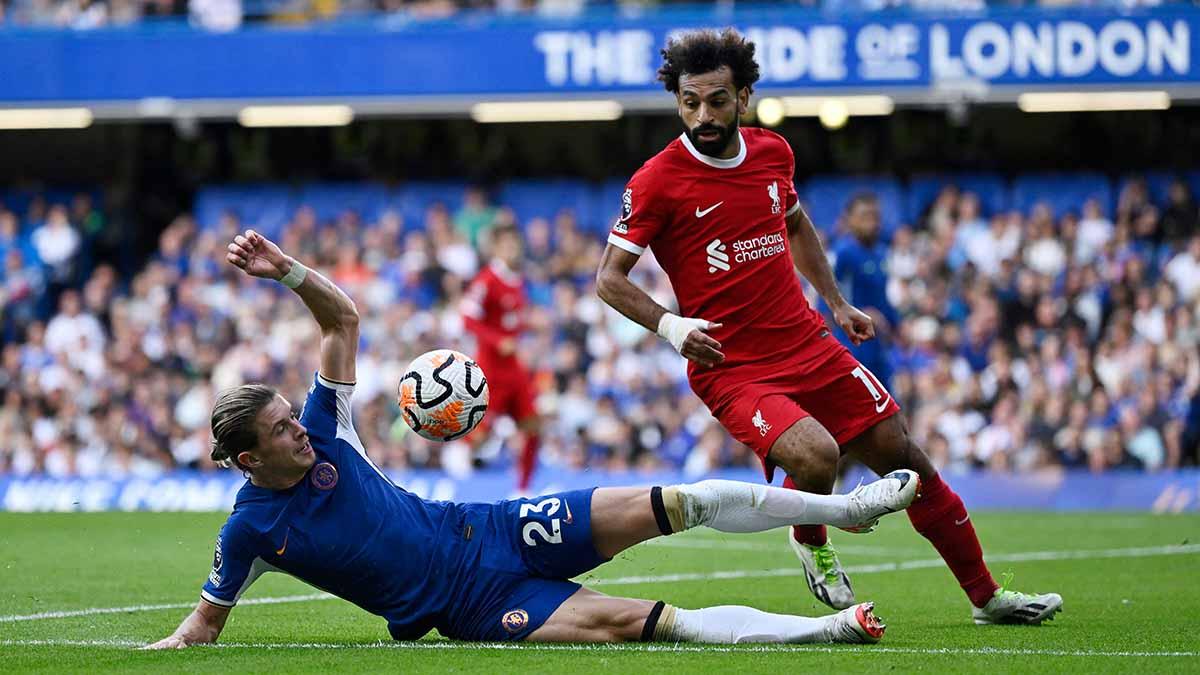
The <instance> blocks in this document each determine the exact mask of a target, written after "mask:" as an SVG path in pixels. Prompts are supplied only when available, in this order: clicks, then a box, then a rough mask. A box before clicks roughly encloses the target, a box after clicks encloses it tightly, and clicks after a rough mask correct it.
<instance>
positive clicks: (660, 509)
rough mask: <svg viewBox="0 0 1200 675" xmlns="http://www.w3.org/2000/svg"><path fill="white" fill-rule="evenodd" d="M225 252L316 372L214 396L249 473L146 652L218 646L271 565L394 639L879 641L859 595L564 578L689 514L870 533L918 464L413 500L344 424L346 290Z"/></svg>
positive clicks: (237, 244)
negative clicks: (868, 477)
mask: <svg viewBox="0 0 1200 675" xmlns="http://www.w3.org/2000/svg"><path fill="white" fill-rule="evenodd" d="M226 259H227V261H228V262H229V263H231V264H233V265H236V266H237V267H239V268H241V269H242V270H243V271H245V272H246V273H247V274H249V275H251V276H255V277H262V278H266V279H273V280H277V281H279V282H281V283H283V284H284V285H286V286H288V287H289V288H291V289H292V290H293V291H295V293H296V294H297V295H298V296H300V299H301V300H302V301H303V302H304V304H305V305H307V306H308V309H309V310H310V311H311V312H312V315H313V318H315V319H316V321H317V323H318V324H319V325H320V328H321V336H322V337H321V354H320V367H319V370H318V372H317V373H316V375H315V377H314V379H313V384H312V388H311V389H310V390H309V393H308V398H307V400H306V401H305V404H304V409H303V412H302V413H300V414H299V415H297V414H295V413H293V412H292V406H291V404H290V403H289V402H288V401H287V399H285V398H284V397H283V396H281V395H279V393H277V392H276V391H275V390H274V389H272V388H271V387H268V386H266V385H262V384H248V385H243V386H241V387H236V388H234V389H230V390H227V391H224V392H222V393H221V394H220V395H219V396H218V398H217V401H216V404H215V405H214V407H213V413H212V431H213V439H214V442H213V453H212V456H213V458H214V459H216V460H218V461H223V462H229V463H231V464H233V465H236V466H237V467H238V468H239V469H240V470H241V471H242V472H243V473H245V475H246V477H247V479H248V480H247V481H246V484H245V486H243V487H242V489H241V490H240V491H239V492H238V496H237V501H236V505H235V506H234V510H233V513H232V514H231V515H230V516H229V520H228V521H226V523H225V525H224V527H222V528H221V533H220V535H219V536H218V538H217V544H216V553H215V556H214V559H213V567H212V572H211V573H210V574H209V576H208V581H207V583H205V584H204V588H203V590H202V591H201V594H200V598H201V599H200V602H199V604H197V606H196V609H195V610H194V611H193V612H192V613H191V615H189V616H188V617H187V618H186V619H185V620H184V621H183V623H181V624H180V625H179V627H178V628H177V629H176V630H175V632H174V633H173V634H172V635H171V636H170V637H167V638H165V639H163V640H160V641H158V642H156V643H154V644H152V645H150V647H151V648H180V647H186V646H188V645H192V644H203V643H211V642H215V641H216V640H217V637H218V635H220V633H221V630H222V628H223V627H224V625H225V621H226V618H227V617H228V616H229V612H230V610H231V609H232V608H233V606H234V605H235V604H237V601H238V598H240V597H241V596H242V594H243V593H244V592H245V591H246V589H247V588H249V586H250V585H251V584H252V583H254V581H255V579H257V578H258V577H259V576H260V575H262V574H263V573H264V572H268V571H278V572H285V573H287V574H291V575H292V576H294V577H297V578H299V579H301V580H303V581H306V582H308V583H309V584H312V585H313V586H316V587H317V588H320V589H323V590H325V591H328V592H329V593H332V594H334V595H336V596H338V597H340V598H343V599H345V600H348V601H350V602H352V603H354V604H356V605H358V606H359V607H362V608H363V609H365V610H367V611H368V612H371V613H372V614H377V615H379V616H381V617H383V618H384V619H386V620H387V622H388V630H389V632H390V633H391V635H392V637H394V638H396V639H401V640H407V639H416V638H420V637H421V636H423V635H424V634H425V633H427V632H428V631H429V630H430V629H433V628H436V629H437V630H438V631H439V632H440V633H441V634H442V635H444V636H447V637H450V638H456V639H463V640H487V641H498V640H530V641H542V642H616V641H625V640H639V639H640V640H668V641H698V642H745V641H764V642H875V641H877V640H878V639H879V638H880V637H881V636H882V634H883V629H884V626H883V624H882V623H881V622H880V621H879V620H878V618H877V617H875V615H874V614H873V605H872V604H871V603H864V604H859V605H855V606H853V607H850V608H849V609H845V610H842V611H841V612H838V613H836V614H831V615H828V616H824V617H815V618H814V617H800V616H789V615H781V614H769V613H766V612H762V611H759V610H756V609H752V608H750V607H733V606H726V607H711V608H705V609H697V610H686V609H678V608H675V607H672V606H670V605H666V604H665V603H663V602H657V603H656V602H652V601H647V600H633V599H627V598H614V597H610V596H606V595H603V594H601V593H597V592H595V591H592V590H590V589H586V588H582V587H581V586H580V585H579V584H577V583H575V582H572V581H570V578H571V577H574V576H576V575H579V574H583V573H585V572H587V571H589V570H591V569H593V568H595V567H596V566H598V565H601V564H603V563H604V562H606V561H608V560H609V559H610V558H612V557H613V556H615V555H617V554H618V553H620V552H621V551H623V550H625V549H627V548H629V547H631V546H634V545H635V544H638V543H640V542H643V541H646V540H647V539H652V538H654V537H657V536H660V535H665V534H671V533H674V532H679V531H682V530H686V529H689V528H692V527H696V526H700V525H704V526H708V527H712V528H714V529H717V530H721V531H724V532H758V531H762V530H766V529H771V528H776V527H783V526H789V525H796V524H810V523H827V524H832V525H835V526H838V527H843V528H847V529H853V530H870V529H872V528H873V527H874V525H875V523H876V521H878V519H879V518H880V517H881V516H882V515H884V514H886V513H890V512H892V511H899V510H902V509H904V508H906V507H907V506H908V505H909V504H910V503H911V502H912V500H913V498H914V496H915V495H916V493H917V490H918V487H919V481H918V479H917V476H916V474H915V473H913V472H911V471H898V472H895V473H893V474H888V476H885V477H884V478H883V479H881V480H878V481H876V482H874V483H870V484H868V485H865V486H862V487H859V488H858V489H856V490H854V491H853V492H851V493H850V494H848V495H814V494H808V493H804V492H799V491H795V490H786V489H781V488H774V487H770V486H761V485H753V484H749V483H739V482H734V481H722V480H709V481H703V482H700V483H695V484H690V485H678V486H671V487H662V488H659V487H655V488H595V489H590V490H578V491H574V492H564V493H559V494H554V495H547V496H544V497H537V498H532V499H520V500H513V501H502V502H497V503H495V504H456V503H450V502H433V501H426V500H424V499H421V498H419V497H417V496H415V495H413V494H412V493H410V492H407V491H405V490H404V489H402V488H400V487H398V486H396V485H394V484H393V483H392V482H391V480H389V479H388V477H387V476H385V475H384V474H383V472H381V471H380V470H379V468H378V467H376V466H375V464H374V463H373V462H372V461H371V459H370V458H369V457H368V456H367V453H366V450H365V449H364V448H363V445H362V442H361V441H360V440H359V438H358V434H357V433H355V431H354V426H353V423H352V421H351V396H352V395H353V392H354V379H355V355H356V351H357V346H358V313H357V310H356V309H355V306H354V303H353V301H351V299H350V298H349V297H348V296H347V295H346V294H345V293H343V292H342V291H341V290H340V289H338V288H337V287H336V286H335V285H334V284H332V283H331V282H330V281H329V280H328V279H326V278H325V277H324V276H322V275H321V274H319V273H318V272H316V271H314V270H309V269H307V268H306V267H305V266H304V265H302V264H301V263H299V262H296V261H295V260H293V259H292V258H290V257H288V256H287V255H285V254H284V253H283V252H282V251H281V250H280V249H279V247H278V246H276V245H275V244H274V243H272V242H271V241H269V240H267V239H266V238H264V237H262V236H261V235H259V234H257V233H255V232H254V231H252V230H247V231H246V232H245V234H243V235H238V236H237V237H235V239H234V241H233V242H232V243H230V244H229V247H228V253H227V254H226Z"/></svg>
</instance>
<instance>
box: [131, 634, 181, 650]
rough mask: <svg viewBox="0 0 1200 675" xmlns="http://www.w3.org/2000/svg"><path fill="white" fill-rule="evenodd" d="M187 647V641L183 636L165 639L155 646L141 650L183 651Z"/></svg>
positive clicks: (154, 644) (147, 646)
mask: <svg viewBox="0 0 1200 675" xmlns="http://www.w3.org/2000/svg"><path fill="white" fill-rule="evenodd" d="M187 646H188V643H187V640H185V639H184V638H183V636H182V635H172V636H171V637H165V638H163V639H161V640H159V641H158V642H155V643H153V644H148V645H146V646H145V647H142V648H141V649H183V648H184V647H187Z"/></svg>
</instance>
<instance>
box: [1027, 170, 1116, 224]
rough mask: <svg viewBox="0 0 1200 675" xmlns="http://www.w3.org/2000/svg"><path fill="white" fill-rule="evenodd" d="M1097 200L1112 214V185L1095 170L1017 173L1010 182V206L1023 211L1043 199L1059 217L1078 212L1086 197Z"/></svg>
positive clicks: (1056, 216)
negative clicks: (1092, 171)
mask: <svg viewBox="0 0 1200 675" xmlns="http://www.w3.org/2000/svg"><path fill="white" fill-rule="evenodd" d="M1093 198H1095V199H1098V200H1099V201H1100V205H1101V206H1102V207H1103V208H1104V209H1105V210H1106V211H1107V212H1108V213H1109V214H1110V215H1111V214H1112V208H1113V205H1114V195H1113V191H1112V184H1111V183H1110V182H1109V180H1108V178H1107V177H1105V176H1103V175H1102V174H1098V173H1075V174H1071V173H1040V174H1028V175H1024V176H1019V177H1017V179H1016V180H1015V181H1013V191H1012V206H1013V208H1015V209H1019V210H1020V211H1021V212H1022V213H1029V210H1030V209H1032V208H1033V206H1034V205H1035V204H1037V203H1039V202H1046V203H1047V204H1049V205H1050V208H1051V210H1052V211H1054V217H1055V218H1060V217H1062V216H1063V215H1065V214H1067V213H1079V211H1080V209H1081V208H1082V207H1083V203H1084V202H1085V201H1087V200H1088V199H1093Z"/></svg>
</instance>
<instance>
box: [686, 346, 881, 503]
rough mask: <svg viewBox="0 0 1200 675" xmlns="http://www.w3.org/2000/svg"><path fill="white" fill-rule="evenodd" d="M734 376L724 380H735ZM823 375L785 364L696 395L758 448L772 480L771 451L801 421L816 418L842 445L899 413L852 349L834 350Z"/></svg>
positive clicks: (712, 386) (738, 436) (715, 385)
mask: <svg viewBox="0 0 1200 675" xmlns="http://www.w3.org/2000/svg"><path fill="white" fill-rule="evenodd" d="M734 372H736V371H733V372H730V373H727V374H726V377H725V378H722V380H725V379H728V380H732V379H733V378H732V377H731V376H733V375H734ZM820 372H821V375H822V376H821V377H814V376H813V374H812V373H809V374H806V375H800V374H798V373H797V372H796V371H795V369H791V368H788V366H787V364H786V363H785V364H780V366H779V368H778V370H777V371H775V373H776V374H774V375H772V376H771V377H768V378H760V379H758V380H755V381H753V382H742V383H738V382H736V381H731V382H724V381H721V382H714V383H712V384H708V385H707V386H705V387H703V392H701V391H700V390H697V391H696V393H697V394H698V395H699V396H700V399H701V400H703V401H704V404H705V405H707V406H708V409H709V410H710V411H712V414H713V417H716V418H717V420H719V421H720V422H721V425H722V426H724V427H725V429H726V430H727V431H728V432H729V433H730V435H732V436H733V437H734V438H735V439H737V440H738V441H740V442H742V443H745V444H746V445H748V446H750V447H751V448H752V449H753V450H754V453H755V454H756V455H758V458H759V459H761V460H762V463H763V472H764V474H765V475H766V477H767V482H770V481H771V479H772V477H773V476H774V474H775V465H774V463H772V462H771V461H770V460H768V459H767V453H768V452H770V451H771V446H772V445H774V444H775V440H776V439H778V438H779V436H780V434H782V433H783V432H784V431H787V430H788V428H790V427H791V426H792V425H793V424H795V423H796V422H798V421H799V420H801V419H804V418H805V417H812V418H814V419H816V420H817V421H818V422H820V423H821V426H823V427H825V429H827V430H828V431H829V433H830V435H832V436H833V438H834V440H836V441H837V442H838V444H839V445H840V444H844V443H846V442H848V441H850V440H853V439H854V438H856V437H857V436H858V435H860V434H862V433H863V432H864V431H866V430H867V429H870V428H871V427H873V426H875V425H876V424H879V423H880V422H882V421H883V420H885V419H887V418H889V417H891V416H892V415H895V414H896V413H898V412H900V406H899V405H898V404H897V403H896V400H895V399H893V398H892V395H891V394H890V393H888V391H887V389H885V388H884V386H883V384H882V383H880V381H879V380H878V378H876V377H875V375H874V374H873V373H872V372H871V371H869V370H867V368H866V366H864V365H862V364H861V363H859V362H858V360H857V359H855V358H854V357H853V356H852V355H851V354H850V351H849V350H847V349H845V348H842V349H839V350H836V351H835V352H834V353H833V354H832V356H831V358H830V359H829V361H827V362H826V363H824V364H823V365H822V366H821V367H820Z"/></svg>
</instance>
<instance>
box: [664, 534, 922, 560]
mask: <svg viewBox="0 0 1200 675" xmlns="http://www.w3.org/2000/svg"><path fill="white" fill-rule="evenodd" d="M640 545H641V546H652V547H654V548H689V549H699V550H706V551H711V550H714V549H717V550H722V551H764V552H773V553H781V554H786V555H789V556H790V555H792V552H791V549H789V548H788V547H787V546H784V545H783V544H768V543H766V542H757V541H726V540H724V539H702V538H699V537H691V538H685V539H676V538H674V537H660V538H658V539H651V540H650V541H647V542H645V543H643V544H640ZM837 550H838V553H848V554H851V555H869V556H896V555H912V554H916V553H925V552H926V551H927V550H928V549H918V548H915V547H899V546H898V547H894V548H893V547H889V546H856V545H853V544H851V545H849V546H843V545H841V544H839V545H838V547H837Z"/></svg>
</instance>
